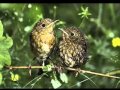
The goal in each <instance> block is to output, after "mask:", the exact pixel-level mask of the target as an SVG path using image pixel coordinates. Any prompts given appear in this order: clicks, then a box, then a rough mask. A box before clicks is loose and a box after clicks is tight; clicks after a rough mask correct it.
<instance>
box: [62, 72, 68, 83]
mask: <svg viewBox="0 0 120 90" xmlns="http://www.w3.org/2000/svg"><path fill="white" fill-rule="evenodd" d="M60 79H61V80H62V82H65V83H68V77H67V75H66V74H65V73H60Z"/></svg>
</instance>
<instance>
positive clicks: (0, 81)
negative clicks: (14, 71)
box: [0, 72, 2, 85]
mask: <svg viewBox="0 0 120 90" xmlns="http://www.w3.org/2000/svg"><path fill="white" fill-rule="evenodd" d="M1 84H2V73H1V72H0V85H1Z"/></svg>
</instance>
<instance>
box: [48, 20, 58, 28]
mask: <svg viewBox="0 0 120 90" xmlns="http://www.w3.org/2000/svg"><path fill="white" fill-rule="evenodd" d="M58 21H59V20H55V21H53V22H52V23H50V24H49V25H48V26H47V27H51V26H52V27H54V25H55V23H56V22H58Z"/></svg>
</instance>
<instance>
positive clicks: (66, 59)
mask: <svg viewBox="0 0 120 90" xmlns="http://www.w3.org/2000/svg"><path fill="white" fill-rule="evenodd" d="M62 31H63V35H62V40H61V41H60V43H59V52H60V57H61V58H62V63H63V64H64V65H65V66H67V67H77V68H78V67H80V66H81V65H83V64H85V63H86V56H87V44H86V40H85V37H84V34H83V33H82V32H81V31H80V30H79V29H78V28H76V27H69V28H65V29H64V30H62Z"/></svg>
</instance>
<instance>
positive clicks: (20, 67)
mask: <svg viewBox="0 0 120 90" xmlns="http://www.w3.org/2000/svg"><path fill="white" fill-rule="evenodd" d="M43 67H44V66H7V67H6V68H7V69H10V70H12V69H40V68H43ZM53 68H58V67H57V66H56V67H53ZM62 68H65V69H66V70H70V71H76V72H81V73H88V74H93V75H97V76H102V77H109V78H117V79H120V77H117V76H111V75H110V74H109V73H107V74H103V73H97V72H92V71H88V70H81V69H76V68H69V67H62Z"/></svg>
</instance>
